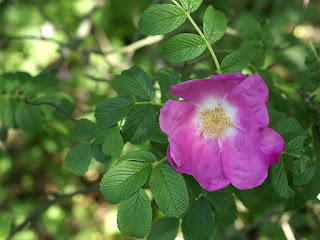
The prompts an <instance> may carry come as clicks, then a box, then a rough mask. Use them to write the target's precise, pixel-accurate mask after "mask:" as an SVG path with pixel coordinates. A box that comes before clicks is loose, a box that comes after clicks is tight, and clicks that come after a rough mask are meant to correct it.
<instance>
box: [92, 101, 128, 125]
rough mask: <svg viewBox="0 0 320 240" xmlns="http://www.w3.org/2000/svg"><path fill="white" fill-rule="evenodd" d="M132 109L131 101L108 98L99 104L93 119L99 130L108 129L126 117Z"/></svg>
mask: <svg viewBox="0 0 320 240" xmlns="http://www.w3.org/2000/svg"><path fill="white" fill-rule="evenodd" d="M133 108H134V103H133V101H132V100H130V99H127V98H109V99H106V100H104V101H103V102H101V103H99V104H98V106H97V108H96V110H95V117H96V119H97V123H98V126H99V127H100V128H104V129H107V128H110V127H111V126H113V125H114V124H116V123H117V122H118V121H120V120H122V119H123V118H124V117H126V116H127V115H128V114H129V113H130V112H131V111H132V109H133Z"/></svg>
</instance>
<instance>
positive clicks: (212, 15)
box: [203, 6, 228, 42]
mask: <svg viewBox="0 0 320 240" xmlns="http://www.w3.org/2000/svg"><path fill="white" fill-rule="evenodd" d="M227 25H228V19H227V17H226V15H224V13H223V12H220V11H218V10H215V9H214V8H213V7H212V6H209V7H207V9H206V12H205V14H204V17H203V33H204V36H205V37H206V39H207V40H208V41H209V42H216V41H218V40H219V39H220V38H222V37H223V35H224V34H225V33H226V31H227Z"/></svg>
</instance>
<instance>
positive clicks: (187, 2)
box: [180, 0, 202, 12]
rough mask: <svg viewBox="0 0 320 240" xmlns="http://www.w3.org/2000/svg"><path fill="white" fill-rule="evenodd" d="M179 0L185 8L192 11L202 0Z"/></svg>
mask: <svg viewBox="0 0 320 240" xmlns="http://www.w3.org/2000/svg"><path fill="white" fill-rule="evenodd" d="M180 2H181V5H182V7H183V8H184V9H185V10H187V11H188V12H194V11H196V10H197V9H198V8H199V7H200V5H201V3H202V0H180Z"/></svg>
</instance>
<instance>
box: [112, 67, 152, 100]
mask: <svg viewBox="0 0 320 240" xmlns="http://www.w3.org/2000/svg"><path fill="white" fill-rule="evenodd" d="M112 87H113V89H114V90H115V91H116V92H117V93H118V94H119V96H124V97H127V96H130V95H135V96H137V97H139V98H141V99H144V100H152V99H153V97H154V88H153V84H152V80H151V78H150V77H149V76H148V74H147V73H146V72H145V71H143V69H142V68H140V67H138V66H133V67H132V68H130V69H129V70H125V71H123V72H122V73H121V75H116V76H115V78H114V80H113V81H112Z"/></svg>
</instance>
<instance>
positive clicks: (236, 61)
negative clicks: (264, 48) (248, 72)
mask: <svg viewBox="0 0 320 240" xmlns="http://www.w3.org/2000/svg"><path fill="white" fill-rule="evenodd" d="M248 62H249V59H248V57H247V54H246V52H244V51H242V50H238V51H235V52H233V53H231V54H229V55H228V56H226V57H225V58H224V59H223V60H222V62H221V70H222V72H223V73H224V74H229V73H236V72H241V71H242V70H243V69H244V68H245V67H246V66H247V64H248Z"/></svg>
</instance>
